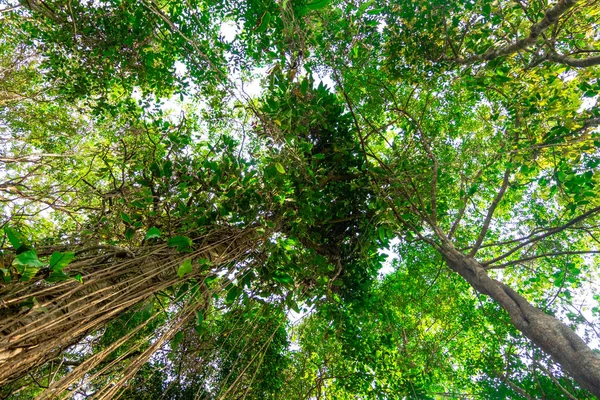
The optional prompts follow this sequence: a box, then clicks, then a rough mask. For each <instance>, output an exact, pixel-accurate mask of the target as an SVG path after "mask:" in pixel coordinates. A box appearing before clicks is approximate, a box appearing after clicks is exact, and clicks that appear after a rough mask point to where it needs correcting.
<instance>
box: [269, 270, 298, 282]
mask: <svg viewBox="0 0 600 400" xmlns="http://www.w3.org/2000/svg"><path fill="white" fill-rule="evenodd" d="M273 280H274V281H275V282H279V283H283V284H284V285H293V284H294V279H293V278H292V277H291V276H289V275H288V274H286V273H285V272H283V273H275V274H274V275H273Z"/></svg>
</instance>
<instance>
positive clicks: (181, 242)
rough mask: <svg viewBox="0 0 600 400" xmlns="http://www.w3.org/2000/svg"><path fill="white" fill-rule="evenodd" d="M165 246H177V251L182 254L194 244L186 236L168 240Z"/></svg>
mask: <svg viewBox="0 0 600 400" xmlns="http://www.w3.org/2000/svg"><path fill="white" fill-rule="evenodd" d="M167 244H168V245H169V246H177V251H179V252H183V251H187V250H188V249H189V248H190V247H192V245H193V244H194V243H193V242H192V239H190V238H189V237H187V236H175V237H172V238H171V239H169V241H168V242H167Z"/></svg>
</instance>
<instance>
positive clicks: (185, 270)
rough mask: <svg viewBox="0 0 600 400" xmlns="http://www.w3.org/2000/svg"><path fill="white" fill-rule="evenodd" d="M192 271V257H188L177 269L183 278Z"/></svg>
mask: <svg viewBox="0 0 600 400" xmlns="http://www.w3.org/2000/svg"><path fill="white" fill-rule="evenodd" d="M190 272H192V259H191V258H188V259H187V260H185V261H184V262H183V264H181V265H180V266H179V268H178V269H177V275H179V277H180V278H183V276H184V275H185V274H189V273H190Z"/></svg>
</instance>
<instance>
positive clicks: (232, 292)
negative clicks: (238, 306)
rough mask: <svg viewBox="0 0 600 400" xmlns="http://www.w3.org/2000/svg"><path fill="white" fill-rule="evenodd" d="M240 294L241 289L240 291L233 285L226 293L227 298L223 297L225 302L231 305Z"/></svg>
mask: <svg viewBox="0 0 600 400" xmlns="http://www.w3.org/2000/svg"><path fill="white" fill-rule="evenodd" d="M241 293H242V289H240V288H239V287H237V286H235V285H231V288H230V289H229V291H228V292H227V297H225V302H226V303H233V301H234V300H235V299H237V298H238V297H239V295H240V294H241Z"/></svg>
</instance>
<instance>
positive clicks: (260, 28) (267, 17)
mask: <svg viewBox="0 0 600 400" xmlns="http://www.w3.org/2000/svg"><path fill="white" fill-rule="evenodd" d="M269 22H271V13H270V12H268V11H265V12H264V13H263V14H262V15H261V16H260V18H259V19H258V23H257V24H256V27H255V28H254V31H255V32H257V33H261V32H264V31H266V30H267V28H268V26H269Z"/></svg>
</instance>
